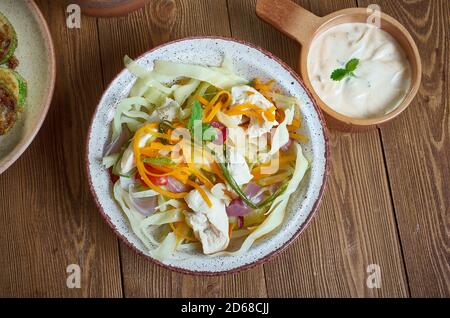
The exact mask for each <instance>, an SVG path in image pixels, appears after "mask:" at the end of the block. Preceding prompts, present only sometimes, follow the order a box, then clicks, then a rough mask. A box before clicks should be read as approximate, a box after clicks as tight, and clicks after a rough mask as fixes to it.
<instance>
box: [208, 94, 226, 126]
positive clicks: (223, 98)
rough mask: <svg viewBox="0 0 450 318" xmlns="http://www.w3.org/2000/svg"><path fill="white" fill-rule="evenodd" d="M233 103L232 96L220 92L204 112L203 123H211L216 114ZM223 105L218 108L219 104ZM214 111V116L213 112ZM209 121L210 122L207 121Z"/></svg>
mask: <svg viewBox="0 0 450 318" xmlns="http://www.w3.org/2000/svg"><path fill="white" fill-rule="evenodd" d="M230 102H231V95H230V93H229V92H227V91H220V92H218V93H217V94H216V95H215V96H214V97H213V98H212V99H211V101H210V102H209V103H208V105H206V107H205V109H204V111H203V122H207V121H211V120H212V119H213V118H214V116H215V114H216V113H217V112H218V111H219V110H220V108H222V107H228V105H229V104H230ZM218 103H221V106H220V107H218V106H217V104H218ZM213 111H214V114H212V112H213ZM207 119H209V120H207Z"/></svg>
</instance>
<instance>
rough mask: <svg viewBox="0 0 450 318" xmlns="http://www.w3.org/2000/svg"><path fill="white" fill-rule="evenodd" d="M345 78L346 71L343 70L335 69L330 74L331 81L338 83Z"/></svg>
mask: <svg viewBox="0 0 450 318" xmlns="http://www.w3.org/2000/svg"><path fill="white" fill-rule="evenodd" d="M346 76H347V70H346V69H345V68H337V69H335V70H334V71H333V73H331V79H332V80H333V81H340V80H341V79H343V78H344V77H346Z"/></svg>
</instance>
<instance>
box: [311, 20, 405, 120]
mask: <svg viewBox="0 0 450 318" xmlns="http://www.w3.org/2000/svg"><path fill="white" fill-rule="evenodd" d="M352 58H357V59H359V65H358V67H357V68H356V70H355V71H354V75H355V76H354V77H353V76H352V77H345V78H344V79H342V80H340V81H333V80H332V79H331V78H330V76H331V73H332V72H333V70H335V69H337V68H345V64H346V63H347V62H348V61H349V60H351V59H352ZM308 75H309V78H310V80H311V84H312V86H313V88H314V90H315V92H316V93H317V95H318V96H319V97H320V98H321V99H322V101H323V102H324V103H325V104H327V105H328V106H329V107H330V108H332V109H333V110H335V111H336V112H339V113H341V114H343V115H346V116H349V117H354V118H373V117H379V116H382V115H384V114H387V113H389V112H390V111H392V110H393V109H395V108H396V107H397V106H398V105H399V104H400V103H401V102H402V101H403V99H404V98H405V96H406V95H407V93H408V91H409V89H410V86H411V66H410V64H409V61H408V58H407V57H406V55H405V53H404V51H403V49H402V48H401V47H400V45H399V44H398V43H397V41H396V40H395V39H394V38H393V37H392V36H391V35H390V34H389V33H387V32H385V31H383V30H381V29H380V28H377V27H375V26H373V25H371V24H367V23H344V24H339V25H337V26H335V27H332V28H330V29H329V30H327V31H325V32H324V33H323V34H321V35H319V36H318V37H317V38H316V39H315V40H314V41H313V43H312V44H311V47H310V50H309V53H308Z"/></svg>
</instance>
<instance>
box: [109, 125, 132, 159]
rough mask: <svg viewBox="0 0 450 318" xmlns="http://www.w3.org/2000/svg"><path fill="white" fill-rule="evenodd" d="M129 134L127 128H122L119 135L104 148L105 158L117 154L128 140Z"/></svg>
mask: <svg viewBox="0 0 450 318" xmlns="http://www.w3.org/2000/svg"><path fill="white" fill-rule="evenodd" d="M130 137H131V133H130V130H129V129H128V127H127V126H123V127H122V132H121V133H120V135H119V136H118V137H117V138H116V139H115V140H113V141H112V142H111V143H110V144H109V145H107V146H106V147H105V156H108V155H110V154H114V153H119V152H120V150H121V149H122V146H123V145H124V144H125V143H126V142H127V141H128V140H129V139H130Z"/></svg>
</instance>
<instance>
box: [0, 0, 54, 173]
mask: <svg viewBox="0 0 450 318" xmlns="http://www.w3.org/2000/svg"><path fill="white" fill-rule="evenodd" d="M25 2H26V5H27V6H28V8H29V9H30V11H31V12H32V13H33V15H34V16H35V17H36V18H37V19H36V20H37V23H38V25H39V27H40V29H41V32H42V35H43V38H44V40H45V46H46V48H47V52H48V55H47V57H48V61H49V65H48V69H47V73H48V74H49V75H50V76H49V83H50V89H49V90H48V92H47V96H46V98H45V101H44V103H43V105H44V107H43V109H42V111H41V112H40V115H39V116H38V118H37V120H36V122H35V123H36V124H35V126H34V128H33V129H32V131H31V132H30V133H29V134H28V135H27V136H24V137H23V138H21V140H20V142H19V143H18V144H17V145H16V146H15V147H14V148H13V150H12V151H11V152H10V153H9V154H8V155H7V156H6V157H5V158H3V159H2V160H1V161H0V164H1V165H0V174H2V173H3V172H5V171H6V170H7V169H8V168H9V167H11V166H12V165H13V163H15V162H16V161H17V159H19V157H20V156H21V155H22V154H23V153H24V152H25V150H26V149H27V148H28V147H29V146H30V144H31V142H32V141H33V140H34V138H35V137H36V135H37V133H38V132H39V130H40V129H41V127H42V124H43V123H44V119H45V117H46V116H47V113H48V110H49V109H50V104H51V102H52V98H53V93H54V91H55V81H56V57H55V56H56V55H55V47H54V45H53V39H52V35H51V33H50V29H49V27H48V24H47V21H46V20H45V18H44V16H43V14H42V12H41V10H40V9H39V7H38V6H37V4H36V3H35V2H34V0H28V1H25Z"/></svg>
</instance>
